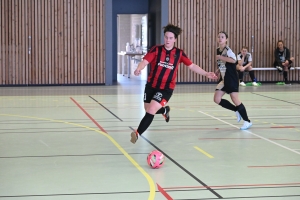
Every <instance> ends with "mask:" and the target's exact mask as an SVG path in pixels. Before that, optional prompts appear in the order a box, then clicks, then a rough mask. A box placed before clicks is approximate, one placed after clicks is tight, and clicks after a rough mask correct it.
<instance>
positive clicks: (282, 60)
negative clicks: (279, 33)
mask: <svg viewBox="0 0 300 200" xmlns="http://www.w3.org/2000/svg"><path fill="white" fill-rule="evenodd" d="M274 54H275V62H274V67H276V68H277V69H278V71H279V72H283V78H284V82H285V84H288V83H289V82H288V78H287V73H288V70H290V68H291V64H292V63H293V61H294V57H291V55H290V50H289V49H288V48H287V47H285V46H284V43H283V41H282V40H279V41H278V42H277V48H276V49H275V52H274Z"/></svg>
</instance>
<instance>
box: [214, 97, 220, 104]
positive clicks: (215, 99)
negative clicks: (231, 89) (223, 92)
mask: <svg viewBox="0 0 300 200" xmlns="http://www.w3.org/2000/svg"><path fill="white" fill-rule="evenodd" d="M214 102H215V103H216V104H220V102H221V98H219V97H217V96H214Z"/></svg>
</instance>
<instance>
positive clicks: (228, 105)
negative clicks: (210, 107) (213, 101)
mask: <svg viewBox="0 0 300 200" xmlns="http://www.w3.org/2000/svg"><path fill="white" fill-rule="evenodd" d="M219 105H220V106H222V107H223V108H226V109H228V110H232V111H234V112H235V111H237V107H236V106H234V105H233V104H232V103H230V102H229V101H228V100H226V99H221V101H220V103H219Z"/></svg>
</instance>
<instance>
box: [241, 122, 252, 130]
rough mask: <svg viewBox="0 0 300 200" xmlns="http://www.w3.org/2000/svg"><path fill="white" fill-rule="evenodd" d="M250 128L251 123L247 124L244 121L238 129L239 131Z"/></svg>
mask: <svg viewBox="0 0 300 200" xmlns="http://www.w3.org/2000/svg"><path fill="white" fill-rule="evenodd" d="M251 126H252V122H247V121H244V124H243V126H242V127H241V128H240V129H241V130H247V129H248V128H250V127H251Z"/></svg>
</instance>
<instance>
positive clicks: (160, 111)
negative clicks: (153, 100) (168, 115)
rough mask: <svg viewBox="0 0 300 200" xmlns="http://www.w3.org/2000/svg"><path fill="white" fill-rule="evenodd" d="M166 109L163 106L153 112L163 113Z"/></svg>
mask: <svg viewBox="0 0 300 200" xmlns="http://www.w3.org/2000/svg"><path fill="white" fill-rule="evenodd" d="M165 112H166V109H165V107H161V108H160V109H159V110H158V111H157V112H156V113H155V114H165Z"/></svg>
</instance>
